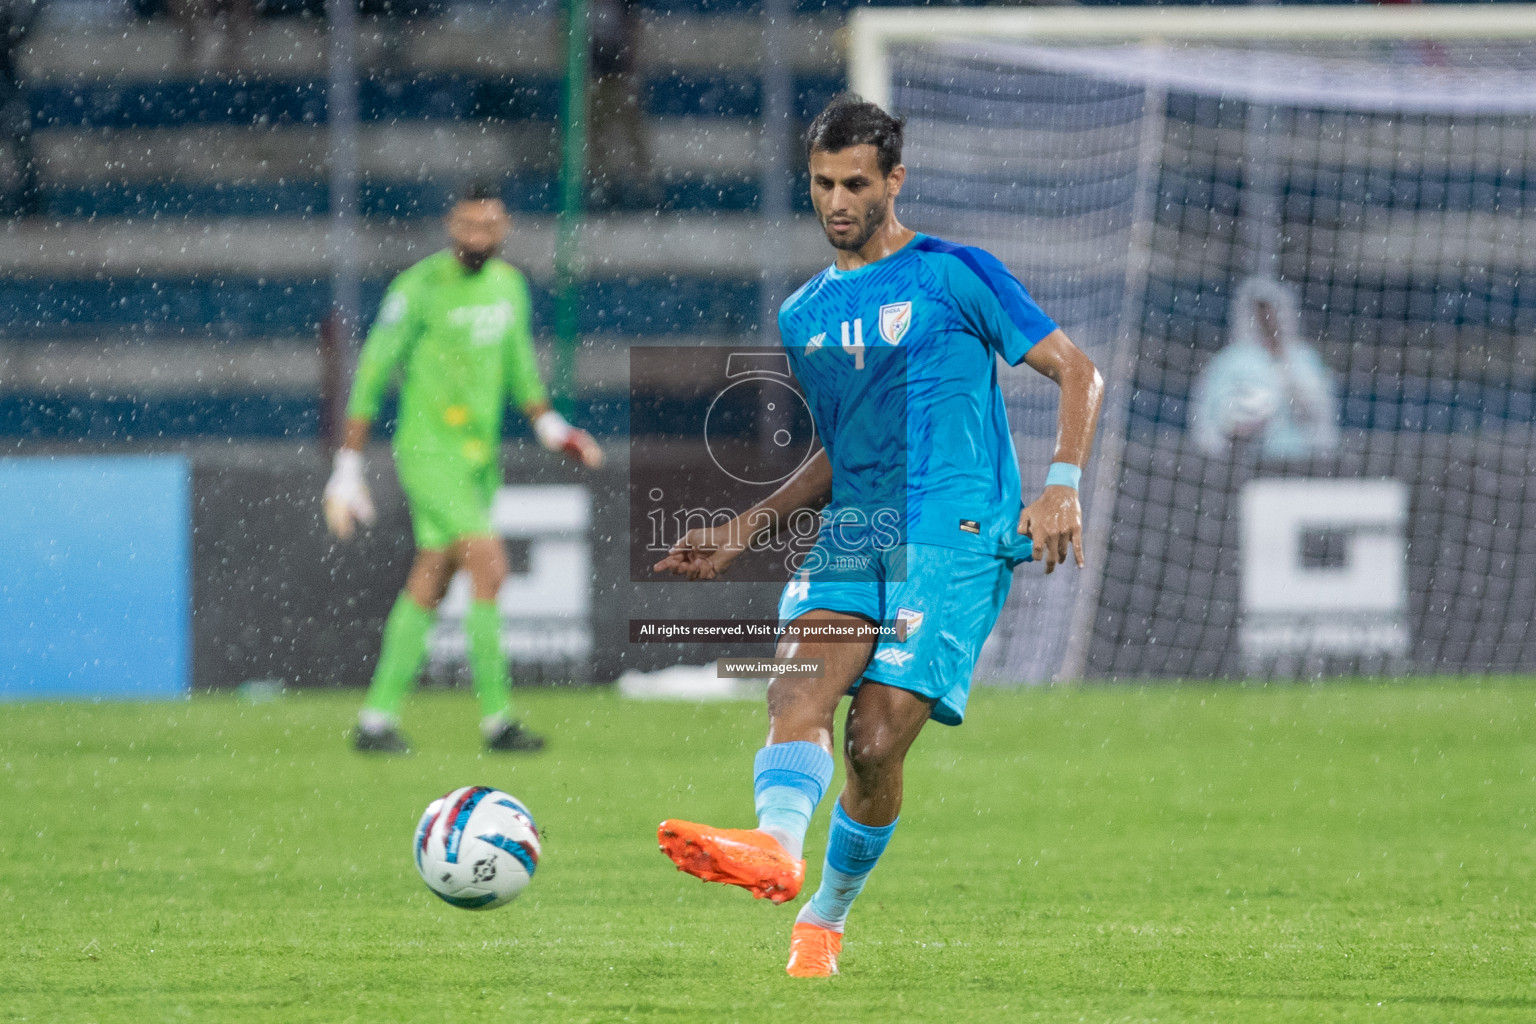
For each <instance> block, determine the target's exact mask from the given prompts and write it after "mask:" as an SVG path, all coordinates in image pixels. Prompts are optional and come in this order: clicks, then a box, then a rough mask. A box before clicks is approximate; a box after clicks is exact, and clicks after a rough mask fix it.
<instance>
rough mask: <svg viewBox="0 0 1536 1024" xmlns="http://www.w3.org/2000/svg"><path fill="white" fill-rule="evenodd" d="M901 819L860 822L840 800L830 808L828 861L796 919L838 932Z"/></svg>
mask: <svg viewBox="0 0 1536 1024" xmlns="http://www.w3.org/2000/svg"><path fill="white" fill-rule="evenodd" d="M900 820H901V819H900V818H897V819H896V821H893V822H891V823H890V824H889V825H884V826H878V825H860V824H859V823H858V822H856V821H854V820H853V819H852V818H850V817H848V812H847V811H845V810H843V805H842V802H841V801H839V802H838V803H837V804H836V805H835V806H834V807H833V808H832V829H831V831H830V832H828V833H827V861H826V863H825V864H824V865H822V869H821V884H820V885H818V886H817V887H816V895H814V896H812V897H811V899H810V902H808V903H806V905H805V906H803V907H801V908H800V913H799V914H798V915H796V917H795V920H796V921H803V922H807V923H809V924H814V925H816V926H817V927H818V928H830V929H831V930H832V931H834V932H841V931H842V930H843V924H844V922H846V921H847V920H848V908H849V907H852V906H853V901H854V899H855V898H857V897H858V895H859V893H861V892H863V891H864V880H865V879H867V878H868V877H869V873H870V872H871V871H873V870H874V869H875V863H876V862H877V861H878V860H879V859H880V855H881V854H882V853H884V852H885V844H886V843H888V842H890V841H891V833H892V832H895V831H896V822H897V821H900Z"/></svg>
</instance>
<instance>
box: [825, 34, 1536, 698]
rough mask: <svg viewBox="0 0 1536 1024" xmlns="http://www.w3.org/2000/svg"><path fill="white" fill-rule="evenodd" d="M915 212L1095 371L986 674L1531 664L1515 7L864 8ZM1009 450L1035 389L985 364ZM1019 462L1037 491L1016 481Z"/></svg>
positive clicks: (1528, 339) (1526, 191) (1043, 391)
mask: <svg viewBox="0 0 1536 1024" xmlns="http://www.w3.org/2000/svg"><path fill="white" fill-rule="evenodd" d="M852 40H853V51H852V52H853V68H852V70H853V80H854V87H855V88H856V89H858V90H859V91H860V92H862V93H863V94H864V95H865V96H866V97H867V98H870V99H873V100H875V101H877V102H880V103H882V104H883V105H886V106H887V108H888V109H890V110H891V111H892V112H893V113H895V114H897V115H899V116H902V117H905V118H906V119H907V126H908V127H907V138H908V142H907V149H906V156H905V162H906V164H907V166H908V168H909V172H910V174H909V178H908V185H907V188H906V190H905V191H904V192H903V196H902V200H903V217H904V220H905V221H906V222H907V223H908V224H909V225H910V226H912V227H914V228H917V229H918V230H922V231H927V232H932V233H935V234H939V235H941V236H944V237H947V238H950V239H953V240H955V241H961V242H966V243H971V244H977V245H980V246H982V247H984V248H987V249H989V250H991V251H992V252H994V253H995V254H996V255H997V256H998V257H999V258H1001V259H1002V260H1003V261H1004V262H1005V263H1007V264H1008V265H1009V266H1010V267H1011V268H1012V269H1013V270H1014V271H1015V272H1016V273H1017V274H1018V276H1019V277H1020V279H1021V280H1023V281H1024V282H1025V284H1026V285H1027V286H1028V287H1029V288H1030V290H1031V292H1032V294H1034V295H1035V297H1036V298H1037V299H1038V300H1039V301H1040V303H1041V305H1042V306H1043V307H1044V308H1045V309H1046V310H1047V312H1049V313H1051V314H1052V315H1053V316H1054V317H1055V318H1056V319H1057V321H1058V322H1059V323H1060V324H1061V325H1062V327H1063V328H1064V329H1065V330H1066V332H1067V333H1068V335H1070V336H1071V337H1072V338H1073V340H1074V341H1075V342H1077V344H1078V345H1079V346H1080V347H1082V348H1083V349H1084V350H1085V351H1087V352H1088V353H1089V355H1090V356H1092V358H1093V359H1094V361H1095V362H1096V363H1097V364H1098V365H1099V366H1100V368H1101V370H1102V371H1103V372H1104V374H1105V377H1106V379H1107V381H1108V384H1109V393H1108V399H1107V402H1106V410H1105V414H1104V417H1103V421H1102V424H1101V429H1100V435H1099V443H1098V446H1097V454H1096V455H1095V463H1094V465H1092V466H1090V467H1089V471H1088V472H1087V473H1086V474H1085V475H1084V484H1083V499H1084V506H1085V517H1086V521H1087V527H1088V542H1089V543H1088V551H1087V555H1088V558H1089V566H1088V569H1087V571H1086V572H1077V571H1075V570H1073V569H1071V568H1068V569H1067V570H1065V571H1059V572H1057V573H1056V574H1054V575H1053V576H1051V577H1049V578H1046V577H1043V576H1041V575H1040V574H1039V573H1038V572H1028V571H1020V572H1019V573H1018V574H1017V575H1016V577H1015V583H1014V592H1013V595H1012V597H1011V598H1010V601H1009V604H1008V607H1007V608H1006V610H1005V611H1004V614H1003V617H1002V619H1001V620H1000V622H999V624H998V626H997V628H996V630H995V631H994V633H993V636H992V639H991V640H990V641H989V643H988V647H987V649H986V651H985V652H984V654H983V663H982V665H981V666H980V667H979V668H978V672H977V674H978V677H979V678H983V679H994V680H1003V681H1015V682H1016V681H1045V680H1050V679H1053V678H1083V677H1087V678H1125V677H1156V676H1174V677H1213V676H1222V677H1310V676H1318V675H1323V674H1385V673H1390V674H1403V673H1410V672H1418V673H1439V672H1445V673H1458V674H1465V673H1487V672H1492V671H1514V670H1526V671H1528V670H1530V669H1532V668H1533V667H1536V628H1533V626H1532V620H1533V617H1536V491H1533V488H1532V485H1531V484H1530V483H1529V482H1528V481H1530V480H1531V479H1532V474H1533V471H1536V445H1533V441H1536V436H1533V422H1536V277H1533V271H1536V90H1533V89H1532V88H1531V87H1530V84H1529V83H1530V82H1531V81H1533V80H1536V78H1533V76H1536V8H1533V7H1524V6H1479V7H1467V8H1447V7H1440V6H1437V7H1433V8H1431V7H1421V8H1409V9H1403V8H1391V9H1380V8H1378V9H1362V8H1357V7H1350V8H1324V7H1309V8H1307V9H1306V11H1305V13H1304V14H1303V13H1302V12H1300V11H1297V10H1296V9H1290V10H1287V11H1277V10H1274V9H1269V10H1264V9H1246V10H1244V9H1229V10H1222V9H1211V8H1204V9H1195V10H1192V9H1182V10H1179V9H1162V10H1158V11H1152V12H1148V11H1106V10H1102V9H1097V10H1094V11H1092V12H1082V11H1074V10H1043V11H1017V10H1015V11H1007V12H1002V11H996V10H983V11H963V12H962V11H933V12H925V11H905V10H900V11H893V10H873V11H860V12H858V13H857V14H856V15H855V16H854V19H853V26H852ZM1004 379H1005V381H1006V382H1007V383H1006V384H1005V391H1006V393H1007V398H1008V401H1009V404H1010V416H1011V422H1012V426H1013V430H1014V432H1015V442H1016V444H1017V447H1018V450H1019V456H1020V461H1021V464H1022V468H1023V472H1024V477H1025V480H1026V481H1034V482H1039V481H1043V479H1044V475H1045V469H1046V466H1047V464H1048V463H1049V461H1050V455H1051V451H1052V447H1053V443H1054V433H1055V414H1056V401H1055V397H1056V396H1055V389H1054V388H1051V387H1049V386H1048V385H1047V386H1041V382H1040V381H1038V380H1034V379H1031V377H1030V375H1029V374H1027V373H1022V372H1020V371H1012V372H1008V373H1005V374H1004ZM1026 489H1027V488H1026Z"/></svg>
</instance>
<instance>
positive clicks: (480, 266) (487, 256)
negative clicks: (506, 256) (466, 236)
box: [453, 246, 496, 274]
mask: <svg viewBox="0 0 1536 1024" xmlns="http://www.w3.org/2000/svg"><path fill="white" fill-rule="evenodd" d="M453 255H454V257H455V258H457V259H458V261H459V265H460V266H462V267H463V268H464V270H465V271H466V272H468V273H470V274H478V273H480V271H482V270H484V269H485V265H486V264H487V263H489V262H491V257H492V256H495V255H496V250H495V249H465V248H464V247H462V246H458V247H455V249H454V251H453Z"/></svg>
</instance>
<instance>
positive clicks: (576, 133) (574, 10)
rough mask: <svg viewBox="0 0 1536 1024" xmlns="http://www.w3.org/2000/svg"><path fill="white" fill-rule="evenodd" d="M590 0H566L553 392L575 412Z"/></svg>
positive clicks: (556, 248)
mask: <svg viewBox="0 0 1536 1024" xmlns="http://www.w3.org/2000/svg"><path fill="white" fill-rule="evenodd" d="M588 46H589V44H588V41H587V0H567V5H566V26H565V111H564V117H563V124H562V125H561V132H560V151H561V160H560V221H559V225H558V228H557V230H556V233H555V338H556V345H555V365H554V385H555V386H554V393H555V395H556V396H557V402H558V403H559V404H560V405H563V406H565V407H566V408H565V412H566V413H569V412H570V403H571V396H572V395H574V394H575V392H576V346H577V345H578V344H580V340H581V339H580V337H579V331H580V317H581V308H580V302H581V297H580V294H579V292H578V290H577V266H576V261H577V252H576V249H577V242H578V238H579V235H580V232H581V216H582V205H583V202H582V201H583V196H584V193H585V191H586V189H585V186H586V177H587V59H588Z"/></svg>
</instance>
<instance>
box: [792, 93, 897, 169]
mask: <svg viewBox="0 0 1536 1024" xmlns="http://www.w3.org/2000/svg"><path fill="white" fill-rule="evenodd" d="M906 123H907V122H906V119H905V118H901V117H892V116H891V115H890V114H887V113H886V112H885V111H883V110H881V109H880V108H879V107H877V106H875V105H874V104H873V103H870V102H868V101H866V100H865V99H864V98H863V97H862V96H860V95H859V94H858V93H856V92H844V93H839V94H838V95H836V96H834V97H832V102H830V103H828V104H827V105H826V107H824V108H823V109H822V111H821V113H819V114H817V115H816V120H814V121H812V122H811V126H810V127H809V128H807V129H806V130H805V158H806V159H807V160H809V159H810V158H811V154H812V153H813V152H815V151H816V150H818V149H822V150H826V151H827V152H828V153H838V152H841V151H842V150H845V149H847V148H848V147H849V146H874V147H875V160H876V162H877V163H878V164H879V165H880V173H881V174H890V173H891V170H892V169H893V168H894V167H895V166H896V165H897V164H899V163H901V136H902V128H903V127H904V126H905V125H906Z"/></svg>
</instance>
